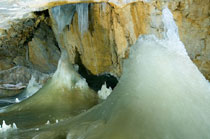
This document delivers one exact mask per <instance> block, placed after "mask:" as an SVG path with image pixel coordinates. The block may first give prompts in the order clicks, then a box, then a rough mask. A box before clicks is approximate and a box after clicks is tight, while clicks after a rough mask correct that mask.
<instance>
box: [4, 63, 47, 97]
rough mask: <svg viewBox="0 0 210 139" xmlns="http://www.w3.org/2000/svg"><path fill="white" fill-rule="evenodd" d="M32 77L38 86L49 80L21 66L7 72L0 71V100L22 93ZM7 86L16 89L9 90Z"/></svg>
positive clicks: (44, 75) (41, 74) (42, 74)
mask: <svg viewBox="0 0 210 139" xmlns="http://www.w3.org/2000/svg"><path fill="white" fill-rule="evenodd" d="M32 76H33V77H34V78H35V80H36V81H37V82H38V83H40V84H44V83H46V81H47V80H48V78H50V75H48V74H44V73H41V72H39V71H36V70H33V69H29V68H26V67H23V66H16V67H14V68H11V69H9V70H3V71H0V98H2V97H9V96H14V95H16V94H18V93H20V92H21V91H23V89H24V88H26V86H27V85H28V82H29V80H30V79H31V77H32ZM9 86H17V87H16V88H14V87H13V88H12V89H11V88H10V87H9Z"/></svg>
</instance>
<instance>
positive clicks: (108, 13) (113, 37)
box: [50, 2, 150, 75]
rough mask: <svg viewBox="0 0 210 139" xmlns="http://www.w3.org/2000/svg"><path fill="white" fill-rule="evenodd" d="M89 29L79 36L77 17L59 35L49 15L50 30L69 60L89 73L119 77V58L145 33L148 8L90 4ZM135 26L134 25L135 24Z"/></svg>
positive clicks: (145, 5)
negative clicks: (65, 50) (108, 73)
mask: <svg viewBox="0 0 210 139" xmlns="http://www.w3.org/2000/svg"><path fill="white" fill-rule="evenodd" d="M90 7H91V8H90V9H89V21H88V22H89V27H88V30H87V31H86V32H85V33H84V34H81V33H80V31H79V29H78V14H77V13H75V15H74V17H73V20H72V23H71V24H70V26H69V27H66V28H65V29H64V31H63V32H62V33H61V34H60V33H58V28H57V25H56V22H55V19H54V17H53V16H52V13H51V12H50V13H51V18H52V27H53V30H54V32H55V34H56V38H57V40H58V41H59V43H60V45H61V47H63V48H66V49H67V51H68V53H69V56H70V61H71V62H72V63H77V60H78V58H79V59H80V60H81V62H82V64H83V65H84V66H85V67H86V68H87V69H88V70H89V71H90V72H92V73H93V74H95V75H97V74H101V73H105V72H111V73H113V74H115V75H120V74H121V72H122V70H121V64H122V59H123V58H126V56H127V53H128V51H129V49H128V48H129V46H130V45H132V44H134V43H135V41H136V39H137V38H138V36H139V35H140V34H145V33H147V30H148V29H147V27H148V25H149V14H150V6H149V5H148V4H146V3H143V2H139V3H135V4H130V5H127V6H126V7H124V8H114V7H112V6H111V5H109V4H107V5H106V6H105V9H103V10H102V4H91V6H90ZM136 23H138V24H136Z"/></svg>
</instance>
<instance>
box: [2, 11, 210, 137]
mask: <svg viewBox="0 0 210 139" xmlns="http://www.w3.org/2000/svg"><path fill="white" fill-rule="evenodd" d="M162 13H163V23H164V30H165V38H164V39H162V40H160V39H158V38H156V37H155V36H153V35H146V36H141V37H140V38H139V39H138V41H137V42H136V44H135V45H134V46H132V47H131V53H130V57H129V59H128V60H126V61H125V63H124V65H123V66H124V70H123V75H122V77H121V78H120V81H119V84H118V85H117V87H116V88H115V89H114V90H113V92H112V94H111V95H110V96H109V97H108V98H107V99H106V100H105V101H104V102H103V103H101V104H99V105H97V106H96V107H94V108H92V109H91V110H89V111H87V112H84V113H82V114H80V115H78V116H76V117H74V118H69V119H68V120H64V121H59V124H56V125H55V126H49V127H47V128H46V127H44V128H43V129H44V130H43V129H42V128H40V130H39V131H37V132H34V131H31V132H32V133H31V132H30V133H31V134H27V135H26V134H23V135H22V137H29V136H30V137H33V136H37V137H39V136H40V137H41V136H43V134H44V133H47V135H48V133H53V134H52V138H53V137H54V135H62V137H63V136H65V134H66V133H67V132H68V134H67V137H68V138H86V139H101V138H105V139H132V138H133V139H136V138H143V139H146V138H149V139H177V138H178V139H179V138H180V139H208V138H210V132H209V131H210V122H209V121H210V116H209V115H210V84H209V82H208V81H207V80H206V79H205V78H204V76H203V75H202V74H201V73H200V71H199V70H198V69H197V67H196V66H195V65H194V64H193V62H192V61H191V60H190V58H189V56H188V55H187V53H186V50H185V48H184V45H183V43H182V42H181V41H180V39H179V36H178V30H177V27H176V25H175V22H174V20H173V17H172V14H171V12H170V11H169V10H168V8H165V9H163V12H162ZM67 59H68V58H67V53H65V52H64V53H63V54H62V57H61V60H60V61H59V64H58V69H57V71H56V73H55V74H54V76H53V78H52V79H51V80H50V81H49V82H48V83H47V84H46V85H45V87H43V88H42V89H40V90H39V92H38V93H36V94H35V95H34V96H32V97H31V98H29V99H28V100H26V101H23V102H22V103H19V104H16V105H14V106H12V107H10V108H7V109H8V113H9V112H11V113H9V114H10V115H11V114H14V113H16V114H18V116H17V117H21V116H22V115H21V114H23V115H24V114H28V113H29V112H31V113H30V114H29V116H30V117H24V116H23V117H21V118H22V119H24V121H19V120H21V118H20V119H17V122H19V123H20V122H25V123H27V122H28V121H29V120H28V121H27V118H28V119H33V118H34V119H36V118H37V117H36V116H34V113H37V112H39V113H40V114H41V113H43V112H45V113H47V114H49V113H48V112H49V111H50V112H51V113H50V114H52V115H53V114H54V115H53V118H54V119H56V118H57V119H60V118H61V117H59V116H60V115H57V114H59V113H60V114H61V115H62V116H63V115H64V114H65V112H66V111H71V110H72V108H75V107H76V109H77V108H78V107H79V108H81V107H84V106H87V105H88V104H89V103H87V101H88V100H90V99H92V98H94V97H92V96H91V95H90V97H87V96H85V95H84V94H87V92H89V91H90V90H87V89H84V90H83V89H81V87H80V85H78V86H77V87H76V88H75V85H76V84H77V83H78V84H81V83H80V81H81V79H82V78H81V77H80V76H79V75H78V74H77V73H76V72H75V71H74V68H73V66H72V65H71V64H69V63H68V62H67V61H68V60H67ZM82 84H83V83H82ZM77 89H78V90H79V92H80V91H81V93H79V95H78V96H77V95H76V96H73V97H72V96H71V95H70V96H68V95H69V94H77V93H78V90H77ZM66 90H68V91H66ZM69 90H70V91H69ZM58 92H59V93H58ZM84 92H85V93H84ZM90 94H91V93H90ZM81 96H82V97H81ZM68 100H69V101H70V102H69V101H68ZM75 100H76V101H75ZM78 100H79V101H78ZM82 100H84V101H82ZM68 102H69V103H68ZM78 102H80V103H82V104H78ZM74 103H75V104H74ZM73 104H74V105H73ZM47 106H49V107H47ZM67 106H70V108H69V107H67ZM63 107H67V108H63ZM60 110H62V111H60ZM73 110H75V109H73ZM82 110H84V109H82ZM52 111H53V112H54V113H52ZM18 112H19V113H18ZM1 114H7V113H1ZM9 114H8V115H7V116H5V117H4V118H7V119H9V118H8V116H9ZM68 115H69V113H68ZM33 116H34V117H33ZM45 116H46V115H44V116H43V117H42V116H40V117H41V120H43V121H45V122H46V121H47V120H48V119H49V117H47V118H48V119H47V120H46V119H44V118H45ZM40 117H38V118H40ZM1 118H2V117H1V116H0V120H2V119H1ZM12 118H13V117H11V119H10V120H14V119H12ZM62 118H63V117H62ZM25 120H26V121H25ZM36 120H37V119H36ZM38 120H40V119H38ZM30 125H31V123H30ZM18 127H19V126H18ZM27 133H29V131H27ZM13 136H14V134H13Z"/></svg>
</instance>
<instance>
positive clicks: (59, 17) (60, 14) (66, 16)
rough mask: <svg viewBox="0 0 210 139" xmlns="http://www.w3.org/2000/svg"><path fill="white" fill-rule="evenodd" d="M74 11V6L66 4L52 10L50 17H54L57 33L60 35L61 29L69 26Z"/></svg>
mask: <svg viewBox="0 0 210 139" xmlns="http://www.w3.org/2000/svg"><path fill="white" fill-rule="evenodd" d="M75 11H76V5H75V4H68V5H62V6H56V7H54V8H52V13H53V14H52V15H53V16H54V18H55V20H56V23H57V25H58V31H59V33H62V31H63V29H64V28H65V27H66V26H67V25H69V24H71V21H72V18H73V16H74V13H75Z"/></svg>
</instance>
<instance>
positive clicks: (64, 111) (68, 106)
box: [0, 50, 97, 127]
mask: <svg viewBox="0 0 210 139" xmlns="http://www.w3.org/2000/svg"><path fill="white" fill-rule="evenodd" d="M95 104H97V96H96V93H95V92H94V91H93V90H91V89H89V87H88V85H87V83H86V81H85V80H84V79H83V78H81V76H80V75H79V74H78V73H77V72H76V71H75V70H74V67H73V65H71V64H70V63H69V62H68V55H67V52H65V50H62V56H61V58H60V60H59V63H58V68H57V70H56V72H55V74H54V75H53V77H52V78H51V79H50V80H48V82H47V83H46V84H45V85H44V86H43V87H42V88H41V89H40V90H39V91H38V92H37V93H36V94H34V95H33V96H31V97H29V98H28V99H26V100H24V101H21V102H20V103H17V104H15V105H10V106H8V107H4V108H1V111H0V120H3V119H5V120H7V121H9V122H10V121H14V122H15V123H16V124H17V125H18V126H19V127H21V126H23V127H24V126H27V127H28V126H30V127H33V126H34V125H37V124H38V125H39V124H45V122H46V121H47V120H53V119H55V118H56V119H62V118H67V117H69V116H73V115H76V114H79V113H81V112H83V111H84V110H86V109H88V108H90V107H92V106H93V105H95ZM14 113H15V115H16V118H14ZM29 113H33V114H29ZM37 113H39V117H38V118H37ZM1 115H7V116H1ZM30 119H33V120H30Z"/></svg>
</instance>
